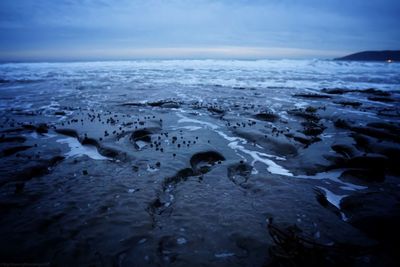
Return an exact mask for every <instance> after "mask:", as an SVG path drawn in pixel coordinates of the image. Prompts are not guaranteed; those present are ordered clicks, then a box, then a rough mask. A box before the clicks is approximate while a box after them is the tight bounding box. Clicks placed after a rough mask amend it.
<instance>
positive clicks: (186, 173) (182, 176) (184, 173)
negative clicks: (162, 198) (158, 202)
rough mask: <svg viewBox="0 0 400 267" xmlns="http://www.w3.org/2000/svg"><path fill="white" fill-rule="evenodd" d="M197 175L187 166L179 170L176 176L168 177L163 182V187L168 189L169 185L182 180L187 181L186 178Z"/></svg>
mask: <svg viewBox="0 0 400 267" xmlns="http://www.w3.org/2000/svg"><path fill="white" fill-rule="evenodd" d="M194 175H196V174H195V173H194V171H193V170H192V169H191V168H185V169H182V170H180V171H178V172H177V173H176V174H175V175H174V176H172V177H168V178H166V179H165V180H164V182H163V189H164V190H165V189H167V187H168V186H169V185H175V184H178V183H180V182H183V181H186V179H187V178H188V177H190V176H194Z"/></svg>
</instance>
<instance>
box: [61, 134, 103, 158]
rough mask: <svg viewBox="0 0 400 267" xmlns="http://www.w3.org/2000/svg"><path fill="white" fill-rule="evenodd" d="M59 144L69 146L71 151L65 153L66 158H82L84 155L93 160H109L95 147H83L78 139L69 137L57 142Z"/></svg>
mask: <svg viewBox="0 0 400 267" xmlns="http://www.w3.org/2000/svg"><path fill="white" fill-rule="evenodd" d="M57 142H58V143H61V144H68V146H69V148H70V151H69V152H67V153H65V156H66V157H68V158H70V157H81V156H83V155H86V156H88V157H89V158H91V159H96V160H108V159H109V158H107V157H104V156H102V155H101V154H100V153H99V152H98V151H97V148H96V147H95V146H91V145H82V144H81V143H80V142H79V141H78V140H77V139H76V138H72V137H67V138H63V139H59V140H57Z"/></svg>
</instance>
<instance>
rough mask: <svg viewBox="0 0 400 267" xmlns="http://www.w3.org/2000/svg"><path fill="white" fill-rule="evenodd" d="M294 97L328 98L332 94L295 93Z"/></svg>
mask: <svg viewBox="0 0 400 267" xmlns="http://www.w3.org/2000/svg"><path fill="white" fill-rule="evenodd" d="M293 97H300V98H311V99H327V98H332V96H330V95H322V94H295V95H293Z"/></svg>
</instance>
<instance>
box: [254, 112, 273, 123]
mask: <svg viewBox="0 0 400 267" xmlns="http://www.w3.org/2000/svg"><path fill="white" fill-rule="evenodd" d="M254 118H256V119H257V120H261V121H269V122H275V121H277V120H278V119H279V116H278V115H276V114H274V113H271V112H264V113H258V114H256V115H254Z"/></svg>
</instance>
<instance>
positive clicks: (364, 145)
mask: <svg viewBox="0 0 400 267" xmlns="http://www.w3.org/2000/svg"><path fill="white" fill-rule="evenodd" d="M350 136H351V137H353V139H354V141H356V147H357V148H358V149H362V150H364V151H366V152H369V151H370V149H369V147H370V143H371V142H370V140H371V138H369V137H367V136H365V135H362V134H358V133H352V134H351V135H350Z"/></svg>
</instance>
